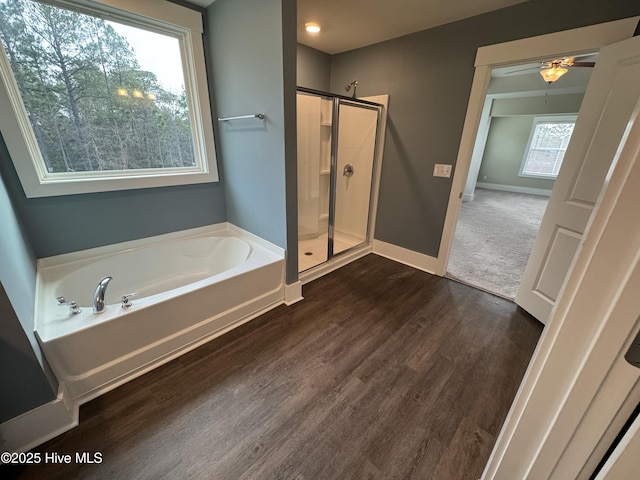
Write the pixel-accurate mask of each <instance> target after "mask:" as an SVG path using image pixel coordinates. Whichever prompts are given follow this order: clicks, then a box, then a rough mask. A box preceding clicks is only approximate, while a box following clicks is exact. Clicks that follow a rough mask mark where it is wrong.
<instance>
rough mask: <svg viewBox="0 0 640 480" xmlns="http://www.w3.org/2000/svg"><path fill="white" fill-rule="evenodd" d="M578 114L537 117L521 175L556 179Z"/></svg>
mask: <svg viewBox="0 0 640 480" xmlns="http://www.w3.org/2000/svg"><path fill="white" fill-rule="evenodd" d="M575 123H576V116H575V115H572V116H563V117H558V116H552V117H536V118H535V119H534V121H533V128H532V129H531V135H530V137H529V144H528V145H527V149H526V151H525V155H524V159H523V162H522V167H521V169H520V176H523V177H535V178H550V179H555V178H556V177H557V176H558V172H559V171H560V166H561V165H562V159H563V158H564V153H565V151H566V150H567V146H568V145H569V140H570V139H571V134H572V133H573V127H574V125H575Z"/></svg>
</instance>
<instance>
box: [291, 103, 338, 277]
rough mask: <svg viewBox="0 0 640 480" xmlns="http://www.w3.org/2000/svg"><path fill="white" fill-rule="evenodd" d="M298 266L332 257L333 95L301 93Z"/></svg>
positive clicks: (298, 112)
mask: <svg viewBox="0 0 640 480" xmlns="http://www.w3.org/2000/svg"><path fill="white" fill-rule="evenodd" d="M296 102H297V116H298V121H297V130H298V152H297V155H298V270H299V271H303V270H307V269H309V268H312V267H315V266H316V265H320V264H321V263H324V262H326V261H327V260H328V259H329V249H328V244H329V238H328V237H329V190H330V188H329V187H330V185H329V184H330V171H331V132H332V130H331V128H332V111H333V99H331V98H325V97H320V96H317V95H307V94H304V93H298V95H297V100H296Z"/></svg>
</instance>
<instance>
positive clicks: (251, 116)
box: [218, 113, 267, 123]
mask: <svg viewBox="0 0 640 480" xmlns="http://www.w3.org/2000/svg"><path fill="white" fill-rule="evenodd" d="M245 118H259V119H260V120H264V119H265V118H267V116H266V115H265V114H264V113H254V114H253V115H239V116H237V117H224V118H218V121H219V122H227V123H229V122H230V121H231V120H243V119H245Z"/></svg>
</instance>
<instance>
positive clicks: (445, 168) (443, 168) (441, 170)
mask: <svg viewBox="0 0 640 480" xmlns="http://www.w3.org/2000/svg"><path fill="white" fill-rule="evenodd" d="M433 176H434V177H445V178H449V177H450V176H451V165H444V164H442V163H436V164H435V166H434V167H433Z"/></svg>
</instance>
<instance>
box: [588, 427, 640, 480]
mask: <svg viewBox="0 0 640 480" xmlns="http://www.w3.org/2000/svg"><path fill="white" fill-rule="evenodd" d="M638 453H640V417H636V419H635V420H634V422H633V423H632V424H631V427H629V430H627V433H625V435H624V436H623V437H622V439H621V440H620V443H618V445H617V446H616V448H615V449H614V451H613V452H612V453H611V455H610V456H609V459H608V460H607V462H606V463H605V464H604V466H603V467H602V470H600V472H599V473H598V476H597V477H596V478H595V480H620V479H625V478H636V477H637V476H638V472H640V456H639V455H638Z"/></svg>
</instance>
